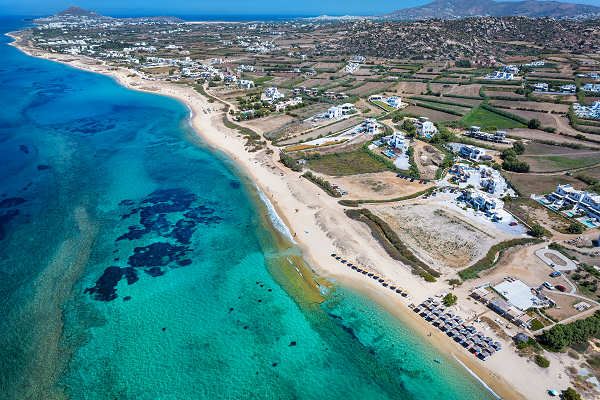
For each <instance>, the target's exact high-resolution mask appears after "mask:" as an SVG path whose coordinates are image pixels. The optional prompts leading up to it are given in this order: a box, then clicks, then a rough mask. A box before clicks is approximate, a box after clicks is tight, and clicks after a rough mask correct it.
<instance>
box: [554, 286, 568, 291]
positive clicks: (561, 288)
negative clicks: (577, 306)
mask: <svg viewBox="0 0 600 400" xmlns="http://www.w3.org/2000/svg"><path fill="white" fill-rule="evenodd" d="M556 289H557V290H560V291H561V292H566V291H567V288H566V287H564V286H563V285H556Z"/></svg>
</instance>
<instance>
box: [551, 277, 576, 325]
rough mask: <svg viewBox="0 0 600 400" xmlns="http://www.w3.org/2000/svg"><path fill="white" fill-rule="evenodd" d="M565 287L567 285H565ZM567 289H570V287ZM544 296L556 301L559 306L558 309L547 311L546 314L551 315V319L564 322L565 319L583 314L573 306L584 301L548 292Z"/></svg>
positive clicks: (553, 308)
mask: <svg viewBox="0 0 600 400" xmlns="http://www.w3.org/2000/svg"><path fill="white" fill-rule="evenodd" d="M563 286H565V285H564V284H563ZM565 287H567V288H568V286H565ZM544 294H545V295H546V296H548V297H550V298H551V299H552V300H554V302H555V303H556V305H557V307H552V308H548V309H546V314H548V315H550V316H551V317H553V318H556V319H557V320H559V321H562V320H563V319H565V318H569V317H573V316H575V315H578V314H581V312H579V311H577V310H576V309H575V307H573V305H574V304H577V303H580V302H582V301H584V300H582V299H578V298H575V297H572V296H567V295H565V294H558V293H549V292H548V291H547V290H545V291H544Z"/></svg>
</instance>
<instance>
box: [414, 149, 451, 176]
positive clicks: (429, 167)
mask: <svg viewBox="0 0 600 400" xmlns="http://www.w3.org/2000/svg"><path fill="white" fill-rule="evenodd" d="M413 149H414V151H415V153H414V157H413V158H414V160H415V163H416V164H417V167H418V168H419V172H421V178H424V179H434V178H435V172H436V171H437V169H438V167H439V166H440V165H441V164H442V161H443V160H444V153H442V152H441V151H439V150H438V149H436V148H435V147H433V146H432V145H430V144H427V143H425V142H422V141H420V140H416V141H415V143H414V145H413Z"/></svg>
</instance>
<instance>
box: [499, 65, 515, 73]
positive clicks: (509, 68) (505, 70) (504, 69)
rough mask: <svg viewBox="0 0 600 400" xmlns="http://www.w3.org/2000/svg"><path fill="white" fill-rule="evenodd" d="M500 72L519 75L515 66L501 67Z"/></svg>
mask: <svg viewBox="0 0 600 400" xmlns="http://www.w3.org/2000/svg"><path fill="white" fill-rule="evenodd" d="M502 71H504V72H508V73H509V74H513V75H516V74H518V73H519V67H517V66H516V65H505V66H504V67H502Z"/></svg>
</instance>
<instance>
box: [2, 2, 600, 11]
mask: <svg viewBox="0 0 600 400" xmlns="http://www.w3.org/2000/svg"><path fill="white" fill-rule="evenodd" d="M430 1H431V0H395V1H390V0H369V1H365V0H344V1H339V0H338V1H324V0H298V1H281V0H254V1H250V0H228V1H222V2H220V1H207V0H167V1H165V0H0V14H4V15H6V14H13V15H17V14H20V15H22V14H25V15H29V14H31V15H33V14H35V15H46V14H53V13H55V12H58V11H61V10H63V9H65V8H67V7H69V6H71V5H78V6H80V7H83V8H85V9H89V10H94V11H97V12H99V13H101V14H106V15H133V14H136V15H159V14H160V15H203V14H213V15H214V14H217V15H223V14H232V15H244V14H250V15H258V14H269V15H277V14H284V15H320V14H330V15H344V14H353V15H375V14H382V13H386V12H391V11H394V10H397V9H400V8H406V7H413V6H417V5H423V4H426V3H429V2H430ZM562 1H565V2H570V3H582V4H592V5H598V6H600V0H562Z"/></svg>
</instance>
